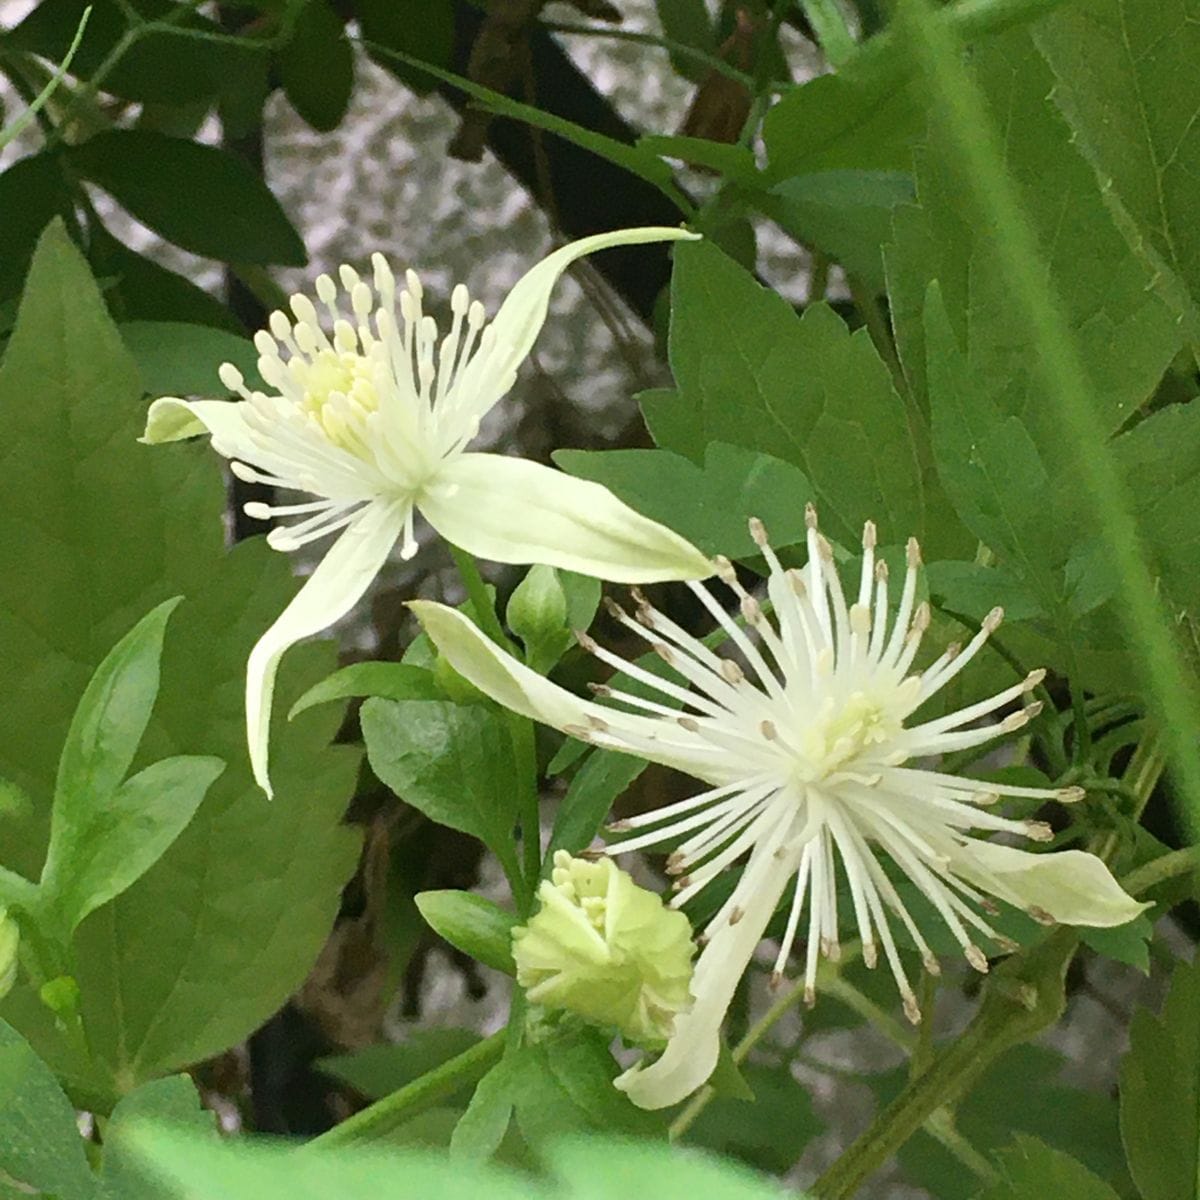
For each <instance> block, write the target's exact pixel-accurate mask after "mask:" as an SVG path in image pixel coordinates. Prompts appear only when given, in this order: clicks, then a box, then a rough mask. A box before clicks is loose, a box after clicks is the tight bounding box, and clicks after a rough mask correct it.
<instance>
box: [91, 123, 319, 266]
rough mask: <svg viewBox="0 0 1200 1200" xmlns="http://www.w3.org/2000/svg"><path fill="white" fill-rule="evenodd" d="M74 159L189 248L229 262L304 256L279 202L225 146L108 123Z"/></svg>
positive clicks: (289, 262) (290, 262)
mask: <svg viewBox="0 0 1200 1200" xmlns="http://www.w3.org/2000/svg"><path fill="white" fill-rule="evenodd" d="M70 163H71V165H72V166H73V167H74V168H75V170H77V171H78V172H79V173H80V174H81V175H83V176H84V178H85V179H89V180H91V182H92V183H95V184H98V185H99V186H100V187H102V188H103V189H104V190H105V191H106V192H108V193H109V194H110V195H111V196H112V197H113V199H115V200H116V201H117V202H118V203H119V204H121V205H122V206H123V207H125V208H127V209H128V210H129V211H130V212H131V213H132V214H133V215H134V216H135V217H137V218H138V220H140V221H143V222H144V223H145V224H147V225H149V226H150V228H151V229H153V230H154V231H155V233H159V234H161V235H162V236H163V237H165V238H166V239H167V240H168V241H170V242H174V243H175V244H176V245H177V246H182V247H183V248H184V249H185V250H191V251H192V252H193V253H195V254H204V255H207V256H208V257H210V258H219V259H221V260H222V261H224V262H241V263H281V264H283V265H284V266H292V267H301V266H303V265H304V263H305V262H306V261H307V255H306V254H305V251H304V243H303V242H302V241H301V240H300V235H299V234H298V233H297V232H296V231H295V229H293V228H292V225H291V222H290V221H289V220H288V219H287V216H286V215H285V214H284V211H283V209H282V208H281V207H280V206H279V201H278V200H276V199H275V197H274V196H273V195H272V194H271V191H270V189H269V188H268V187H267V185H266V184H265V183H264V182H263V181H262V180H261V179H260V178H259V177H258V176H257V175H255V174H254V172H253V171H251V169H250V168H249V167H248V166H247V165H246V164H245V163H244V162H242V161H241V159H238V158H235V157H234V156H233V155H232V154H230V153H229V152H228V151H225V150H219V149H217V148H216V147H215V146H205V145H201V144H200V143H199V142H191V141H188V140H187V139H186V138H174V137H167V136H166V135H165V134H161V133H154V132H152V131H150V130H148V129H110V130H107V131H106V132H104V133H99V134H96V135H95V136H94V137H91V138H88V140H87V141H86V142H81V143H80V144H79V145H77V146H73V147H72V148H71V151H70Z"/></svg>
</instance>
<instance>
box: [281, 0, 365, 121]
mask: <svg viewBox="0 0 1200 1200" xmlns="http://www.w3.org/2000/svg"><path fill="white" fill-rule="evenodd" d="M279 77H280V79H281V81H282V82H283V91H284V94H285V95H286V96H287V98H288V100H289V101H291V104H292V107H293V108H294V109H295V110H296V111H297V112H298V113H299V114H300V115H301V116H302V117H303V118H304V119H305V120H306V121H307V122H308V123H309V124H310V125H311V126H312V127H313V128H314V129H319V130H322V131H327V130H330V129H335V128H336V127H337V125H338V123H339V122H340V121H341V119H342V117H343V116H345V114H346V107H347V105H349V103H350V93H351V92H352V91H353V90H354V54H353V52H352V51H351V49H350V43H349V42H348V41H347V40H346V25H345V22H344V21H343V20H342V18H341V17H339V16H338V14H337V13H336V12H334V10H333V9H332V8H331V7H330V5H329V4H328V3H327V2H326V0H303V6H302V7H301V9H300V11H299V13H298V14H297V16H296V20H295V24H294V25H293V26H292V36H291V37H290V38H289V39H288V40H287V43H286V44H285V45H284V47H283V49H281V50H280V51H279Z"/></svg>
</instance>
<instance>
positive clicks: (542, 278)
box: [460, 226, 700, 417]
mask: <svg viewBox="0 0 1200 1200" xmlns="http://www.w3.org/2000/svg"><path fill="white" fill-rule="evenodd" d="M699 236H700V235H699V234H696V233H690V232H688V230H686V229H672V228H668V227H656V226H647V227H643V228H639V229H615V230H613V231H612V232H611V233H597V234H594V235H593V236H591V237H585V238H581V239H580V240H579V241H576V242H571V243H569V244H568V245H566V246H563V247H562V248H561V249H559V250H555V251H554V253H553V254H550V255H548V256H547V257H546V258H544V259H542V261H541V262H540V263H538V264H537V266H535V267H532V268H531V269H530V270H529V271H527V272H526V273H525V274H524V275H523V276H522V277H521V278H520V279H519V280H517V283H516V285H515V286H514V287H513V289H512V291H511V292H509V293H508V296H507V297H506V298H505V300H504V303H503V304H501V305H500V308H499V311H498V312H497V313H496V316H495V318H494V320H493V321H492V323H491V326H490V328H491V330H492V339H493V340H492V343H491V347H490V348H489V349H488V350H487V351H485V352H483V353H481V354H479V355H477V356H476V358H475V359H474V360H473V361H472V362H471V364H470V366H469V367H468V368H467V370H466V371H465V372H464V374H463V380H464V382H463V383H462V384H461V385H460V386H461V387H463V388H464V390H469V391H472V392H473V393H474V394H475V396H476V397H477V400H476V403H475V405H474V406H473V407H474V411H475V412H476V414H477V415H478V416H480V417H482V416H483V414H484V413H486V412H487V410H488V409H489V408H491V407H492V405H493V404H495V402H496V401H497V400H499V399H500V397H501V396H503V395H504V393H505V392H506V391H508V389H509V388H510V387H511V386H512V376H513V373H514V372H515V371H516V369H517V367H518V366H520V364H521V362H522V361H523V360H524V358H525V356H526V355H527V354H528V353H529V351H530V350H531V349H532V348H533V343H534V342H535V341H536V340H537V335H538V334H539V333H540V332H541V329H542V325H543V324H544V323H545V321H546V310H547V308H548V306H549V303H550V293H551V292H552V291H553V289H554V285H555V284H556V283H557V282H558V279H559V276H561V275H562V273H563V272H564V271H565V270H566V269H567V268H568V267H569V266H570V265H571V264H572V263H573V262H575V261H576V260H577V259H580V258H582V257H583V256H584V255H585V254H593V253H595V252H596V251H597V250H605V249H607V248H608V247H610V246H633V245H638V244H640V243H644V242H671V241H683V240H686V241H695V240H697V239H698V238H699Z"/></svg>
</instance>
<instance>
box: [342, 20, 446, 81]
mask: <svg viewBox="0 0 1200 1200" xmlns="http://www.w3.org/2000/svg"><path fill="white" fill-rule="evenodd" d="M356 11H357V13H358V19H359V21H360V22H361V24H362V36H363V41H364V42H366V43H367V51H368V53H370V55H371V57H372V58H374V59H375V61H376V62H377V63H379V65H380V66H382V67H386V68H387V70H389V71H391V73H392V74H393V75H395V76H396V78H397V79H400V80H402V81H403V82H404V83H406V84H408V86H409V87H410V88H412V90H413V91H414V92H416V93H418V95H424V94H425V93H426V92H431V91H432V90H433V89H434V88H435V87H437V80H436V79H435V78H434V77H433V76H431V75H430V74H429V73H428V72H426V71H422V70H421V69H420V68H419V67H414V66H410V65H409V64H408V63H405V62H403V61H402V60H400V59H398V58H396V57H395V56H394V55H390V54H386V53H380V52H379V50H377V49H376V47H381V48H382V49H383V50H385V51H386V50H397V51H399V52H400V53H402V54H407V55H409V56H411V57H412V58H419V59H421V60H422V61H423V62H427V63H432V64H433V65H434V66H435V67H448V66H449V65H450V62H451V59H452V57H453V54H454V6H453V4H452V3H451V2H450V0H358V4H357V6H356Z"/></svg>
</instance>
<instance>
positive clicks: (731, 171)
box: [637, 134, 758, 184]
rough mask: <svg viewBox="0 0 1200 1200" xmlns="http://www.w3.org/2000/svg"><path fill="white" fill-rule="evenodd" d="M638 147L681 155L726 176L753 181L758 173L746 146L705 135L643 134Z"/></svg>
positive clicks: (671, 156)
mask: <svg viewBox="0 0 1200 1200" xmlns="http://www.w3.org/2000/svg"><path fill="white" fill-rule="evenodd" d="M637 144H638V149H639V150H649V151H650V152H651V153H652V154H658V155H661V156H662V157H663V158H678V159H680V160H681V161H682V162H686V163H692V164H693V165H695V166H698V167H709V168H711V169H712V170H714V171H718V172H720V174H722V175H724V176H725V178H726V179H732V180H736V181H737V182H739V183H746V184H752V183H753V181H754V179H755V177H756V176H757V175H758V167H757V166H756V165H755V163H754V155H753V154H752V153H751V152H750V151H749V150H748V149H747V148H746V147H745V146H738V145H734V144H732V143H730V142H714V141H712V140H711V139H710V138H702V137H681V136H673V137H667V136H665V135H663V134H644V135H643V136H642V137H640V138H638V141H637Z"/></svg>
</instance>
